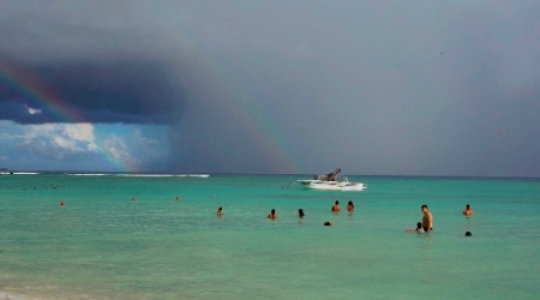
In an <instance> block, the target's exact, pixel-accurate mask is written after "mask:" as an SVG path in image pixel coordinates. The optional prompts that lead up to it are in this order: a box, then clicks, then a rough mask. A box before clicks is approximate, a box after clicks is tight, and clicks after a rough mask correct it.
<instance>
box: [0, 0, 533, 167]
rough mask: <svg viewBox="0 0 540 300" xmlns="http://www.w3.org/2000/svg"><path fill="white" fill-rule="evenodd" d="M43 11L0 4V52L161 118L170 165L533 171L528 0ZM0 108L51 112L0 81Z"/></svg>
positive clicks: (1, 114) (116, 117) (67, 84)
mask: <svg viewBox="0 0 540 300" xmlns="http://www.w3.org/2000/svg"><path fill="white" fill-rule="evenodd" d="M48 3H50V2H48ZM53 3H54V4H55V5H51V6H49V4H47V6H45V5H44V4H40V3H39V2H30V1H17V2H10V3H8V5H6V6H5V7H3V9H2V11H0V57H1V58H2V60H3V61H7V62H8V63H10V64H13V65H15V66H16V68H17V69H19V70H21V72H23V73H24V74H32V75H33V76H36V77H37V81H39V82H41V83H42V84H44V85H46V86H48V87H50V88H51V89H52V90H54V91H56V92H58V94H59V95H60V96H61V99H62V100H63V101H65V104H66V105H67V106H69V107H71V108H73V109H75V110H77V111H79V113H80V114H81V116H83V117H84V118H85V119H88V120H90V121H92V122H112V123H114V122H126V123H141V124H151V123H152V124H171V125H172V127H171V135H170V139H171V145H172V146H171V151H170V153H171V157H170V168H171V170H186V171H194V172H198V171H208V172H212V171H223V172H227V171H230V172H274V173H280V172H306V173H312V172H319V171H320V170H321V169H324V170H327V169H333V168H334V167H336V166H341V167H342V168H343V169H344V171H345V172H350V173H362V174H366V173H367V174H412V175H430V174H436V175H500V176H503V175H519V176H533V175H534V176H538V175H540V163H538V162H536V160H535V159H534V157H533V156H534V155H533V153H538V152H539V151H540V144H539V142H538V141H537V140H538V139H535V138H533V137H535V136H538V134H540V132H539V129H538V128H540V118H537V117H536V116H537V113H538V111H539V109H540V105H539V101H538V99H540V90H539V89H538V86H539V85H538V81H539V78H540V71H538V70H540V59H539V57H540V56H539V54H538V51H537V49H539V48H540V41H539V40H538V39H537V32H538V31H539V30H540V21H538V18H537V16H538V15H539V13H540V7H539V6H538V4H537V3H536V2H535V1H519V2H512V3H509V2H506V1H488V2H483V1H476V2H470V1H453V2H445V3H443V2H430V3H421V4H420V3H410V2H405V1H376V2H367V1H366V2H357V1H339V2H327V1H293V2H291V1H262V2H261V1H257V2H246V1H218V2H216V1H194V2H190V1H161V2H160V5H153V4H151V3H150V2H148V1H114V2H110V1H91V2H90V1H89V2H81V1H77V2H73V1H53ZM52 6H54V7H56V8H57V9H54V10H53V9H50V8H48V7H52ZM25 101H29V102H25ZM27 106H30V107H32V108H35V109H42V110H43V112H42V114H41V115H39V114H34V115H30V114H29V113H28V110H27ZM0 118H2V119H9V120H14V121H17V122H20V123H39V122H46V121H48V122H51V121H53V122H54V121H59V120H58V119H55V116H54V115H53V114H52V112H49V111H47V108H46V107H43V106H39V103H35V102H31V99H25V98H24V95H20V94H18V92H17V91H16V90H13V87H12V86H10V85H9V83H7V81H2V80H0ZM280 151H281V153H282V155H281V156H280V155H277V154H276V153H278V152H280ZM291 162H292V163H294V164H295V166H291Z"/></svg>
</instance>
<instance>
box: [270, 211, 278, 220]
mask: <svg viewBox="0 0 540 300" xmlns="http://www.w3.org/2000/svg"><path fill="white" fill-rule="evenodd" d="M268 219H270V220H275V219H277V214H276V210H275V209H272V210H271V211H270V214H269V215H268Z"/></svg>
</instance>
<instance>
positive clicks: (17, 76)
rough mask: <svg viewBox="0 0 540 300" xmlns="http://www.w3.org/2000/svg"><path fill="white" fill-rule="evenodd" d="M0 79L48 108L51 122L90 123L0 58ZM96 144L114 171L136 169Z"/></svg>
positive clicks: (31, 102) (32, 102) (30, 76)
mask: <svg viewBox="0 0 540 300" xmlns="http://www.w3.org/2000/svg"><path fill="white" fill-rule="evenodd" d="M0 80H1V81H3V82H5V83H6V84H7V85H8V86H9V87H11V88H12V89H14V90H15V91H17V92H18V93H19V94H20V95H21V96H22V97H24V99H25V100H26V101H28V102H29V103H28V105H29V106H30V107H32V108H35V109H46V111H47V114H48V115H50V116H52V118H51V120H49V122H50V123H53V122H60V123H62V122H63V123H89V122H88V121H86V120H84V118H83V117H82V116H81V115H80V114H79V112H78V111H77V109H75V108H74V107H72V106H70V105H68V104H67V103H65V102H64V101H63V100H62V97H61V96H60V95H59V94H58V93H56V92H55V91H54V90H53V89H51V88H50V87H49V86H47V85H45V84H43V83H42V82H41V81H40V80H39V79H38V78H36V77H35V76H34V75H33V74H31V73H30V72H22V71H20V70H19V69H17V68H16V67H15V66H13V65H12V64H9V63H7V62H5V61H1V60H0ZM96 146H97V147H98V151H99V152H100V153H101V154H102V155H103V156H104V157H105V159H106V160H107V161H109V162H110V163H111V164H112V166H113V168H114V169H115V170H114V171H120V172H134V171H136V170H135V169H134V167H132V166H128V165H127V164H126V163H124V162H123V161H121V160H120V159H119V158H118V157H115V156H114V155H113V153H111V152H109V151H107V150H106V149H105V148H104V147H103V145H100V144H98V143H96Z"/></svg>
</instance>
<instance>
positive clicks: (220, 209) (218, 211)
mask: <svg viewBox="0 0 540 300" xmlns="http://www.w3.org/2000/svg"><path fill="white" fill-rule="evenodd" d="M216 214H217V215H218V217H221V216H223V207H221V206H220V207H219V208H218V209H217V212H216Z"/></svg>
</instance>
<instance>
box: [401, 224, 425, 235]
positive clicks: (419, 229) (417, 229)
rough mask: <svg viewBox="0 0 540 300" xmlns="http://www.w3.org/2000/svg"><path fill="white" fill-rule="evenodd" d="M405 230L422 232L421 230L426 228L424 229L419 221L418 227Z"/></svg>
mask: <svg viewBox="0 0 540 300" xmlns="http://www.w3.org/2000/svg"><path fill="white" fill-rule="evenodd" d="M405 231H406V232H416V233H420V232H423V231H424V229H422V223H420V222H418V223H416V228H410V229H406V230H405Z"/></svg>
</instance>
